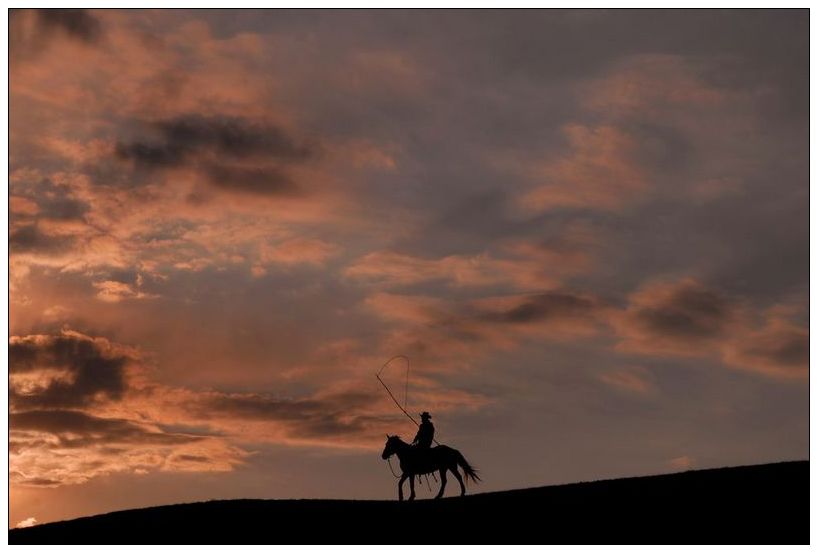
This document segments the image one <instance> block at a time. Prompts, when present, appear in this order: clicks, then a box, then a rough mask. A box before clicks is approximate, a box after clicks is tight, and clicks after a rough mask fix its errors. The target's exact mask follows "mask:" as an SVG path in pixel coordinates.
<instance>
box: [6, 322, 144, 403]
mask: <svg viewBox="0 0 818 553" xmlns="http://www.w3.org/2000/svg"><path fill="white" fill-rule="evenodd" d="M131 360H132V359H131V357H129V356H128V355H127V354H126V353H124V352H121V351H118V350H116V349H115V348H113V347H112V346H111V345H110V344H109V343H108V342H107V341H100V340H93V339H91V338H89V337H87V336H83V335H80V334H75V333H69V334H62V335H59V336H46V335H34V336H25V337H21V336H13V337H12V338H11V339H10V341H9V374H11V375H31V376H34V373H37V372H42V371H49V370H51V371H58V372H59V371H62V372H65V373H66V377H65V378H44V379H42V380H39V381H37V380H35V382H34V383H32V384H31V385H30V386H27V387H21V388H18V387H16V386H14V385H12V387H11V389H10V391H9V400H10V403H11V406H12V408H15V409H20V408H31V407H75V406H82V405H87V404H90V403H92V402H93V401H95V400H96V399H99V398H101V397H104V398H107V399H119V398H121V397H122V394H123V393H124V392H125V391H126V388H127V385H126V381H125V369H126V366H127V365H128V363H129V362H130V361H131Z"/></svg>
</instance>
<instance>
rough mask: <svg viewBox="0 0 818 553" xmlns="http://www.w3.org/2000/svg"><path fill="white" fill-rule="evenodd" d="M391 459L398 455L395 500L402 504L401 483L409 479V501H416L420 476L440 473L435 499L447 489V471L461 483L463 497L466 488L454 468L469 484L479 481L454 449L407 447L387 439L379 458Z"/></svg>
mask: <svg viewBox="0 0 818 553" xmlns="http://www.w3.org/2000/svg"><path fill="white" fill-rule="evenodd" d="M392 455H397V456H398V459H399V460H400V469H401V472H402V474H401V477H400V482H398V499H399V500H401V501H403V483H404V481H406V479H407V478H409V488H410V490H411V492H412V493H411V494H410V495H409V499H410V500H412V499H414V498H415V476H418V475H421V474H429V473H432V472H435V471H439V472H440V491H439V492H437V495H436V496H435V499H439V498H440V497H442V496H443V491H444V490H445V489H446V471H447V470H450V471H452V473H453V474H454V477H455V478H457V481H458V482H460V495H466V486H465V484H463V479H462V478H461V477H460V473H459V472H458V471H457V466H458V465H460V468H462V469H463V474H464V475H465V476H466V479H467V480H468V479H469V478H471V479H472V480H474V481H476V482H479V481H480V477H479V476H477V471H476V470H475V469H474V468H472V466H471V465H470V464H469V463H468V462H467V461H466V458H465V457H463V454H462V453H460V452H459V451H457V450H456V449H454V448H451V447H448V446H445V445H439V446H437V447H431V448H428V449H427V448H419V447H414V446H412V445H409V444H407V443H406V442H404V441H403V440H401V439H400V437H399V436H390V435H388V434H387V435H386V447H384V448H383V454H381V457H383V458H384V459H388V458H389V457H391V456H392Z"/></svg>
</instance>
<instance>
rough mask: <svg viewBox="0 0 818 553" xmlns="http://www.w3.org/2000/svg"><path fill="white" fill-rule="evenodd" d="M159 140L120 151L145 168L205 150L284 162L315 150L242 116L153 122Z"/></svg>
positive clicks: (172, 162) (175, 163)
mask: <svg viewBox="0 0 818 553" xmlns="http://www.w3.org/2000/svg"><path fill="white" fill-rule="evenodd" d="M149 127H151V128H152V130H153V131H154V132H155V133H156V134H158V136H159V140H158V141H148V140H145V141H135V142H130V143H123V142H120V143H118V144H117V146H116V154H117V155H118V156H119V157H120V158H122V159H128V160H132V161H134V162H135V163H136V164H138V165H142V166H145V167H157V168H162V167H173V166H178V165H183V164H186V163H190V162H192V161H193V159H192V158H193V157H194V156H195V154H197V153H198V152H201V151H206V152H211V153H213V154H216V155H218V156H226V157H231V158H235V159H241V158H248V157H264V158H267V159H270V160H278V161H283V162H296V161H303V160H306V159H308V158H310V157H312V156H313V155H314V154H315V151H314V149H313V148H312V147H311V146H309V145H307V144H305V143H299V142H297V141H296V140H295V139H294V138H292V137H291V136H289V135H288V134H287V133H286V132H285V131H284V130H283V129H281V128H279V127H277V126H274V125H270V124H265V123H256V122H253V121H249V120H247V119H243V118H239V117H227V116H212V117H206V116H201V115H185V116H181V117H176V118H173V119H168V120H164V121H156V122H153V123H151V124H150V125H149Z"/></svg>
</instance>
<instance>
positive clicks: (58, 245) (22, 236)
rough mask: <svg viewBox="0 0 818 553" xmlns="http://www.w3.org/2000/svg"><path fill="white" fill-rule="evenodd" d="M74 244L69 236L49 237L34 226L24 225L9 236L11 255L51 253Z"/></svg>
mask: <svg viewBox="0 0 818 553" xmlns="http://www.w3.org/2000/svg"><path fill="white" fill-rule="evenodd" d="M73 243H74V238H72V237H70V236H51V235H48V234H45V233H44V232H42V231H41V230H40V228H39V226H38V225H37V224H36V223H35V224H30V225H24V226H21V227H18V228H16V229H14V230H13V231H11V233H10V234H9V249H11V251H12V252H13V253H37V252H41V253H52V252H58V251H62V250H65V249H68V248H69V247H70V246H71V244H73Z"/></svg>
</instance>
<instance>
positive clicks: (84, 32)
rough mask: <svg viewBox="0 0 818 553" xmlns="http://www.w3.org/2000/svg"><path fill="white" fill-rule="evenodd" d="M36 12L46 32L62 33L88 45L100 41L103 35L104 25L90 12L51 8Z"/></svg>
mask: <svg viewBox="0 0 818 553" xmlns="http://www.w3.org/2000/svg"><path fill="white" fill-rule="evenodd" d="M36 11H37V20H38V21H39V22H40V25H41V26H42V28H43V30H44V31H60V32H63V33H65V34H66V35H68V36H70V37H71V38H74V39H76V40H79V41H80V42H85V43H88V44H93V43H94V42H96V41H98V40H99V38H100V36H101V35H102V25H101V24H100V22H99V20H98V19H97V18H96V17H94V16H93V15H91V13H90V12H88V10H83V9H68V8H64V9H53V8H50V9H38V10H36Z"/></svg>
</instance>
